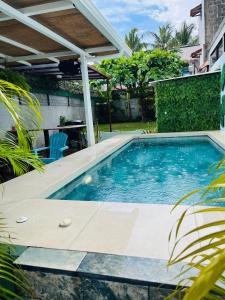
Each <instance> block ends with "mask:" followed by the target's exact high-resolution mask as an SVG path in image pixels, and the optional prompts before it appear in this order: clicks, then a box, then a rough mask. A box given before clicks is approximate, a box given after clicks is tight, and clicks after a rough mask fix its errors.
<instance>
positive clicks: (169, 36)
mask: <svg viewBox="0 0 225 300" xmlns="http://www.w3.org/2000/svg"><path fill="white" fill-rule="evenodd" d="M173 33H174V28H173V26H172V25H171V24H170V23H167V24H166V25H163V26H160V27H159V33H155V32H148V34H149V35H150V37H153V39H154V41H153V43H152V47H153V48H154V49H162V50H173V49H174V48H177V46H178V43H177V40H176V39H175V38H174V36H173Z"/></svg>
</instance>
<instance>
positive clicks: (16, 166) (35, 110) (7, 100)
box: [0, 80, 42, 300]
mask: <svg viewBox="0 0 225 300" xmlns="http://www.w3.org/2000/svg"><path fill="white" fill-rule="evenodd" d="M18 98H19V99H20V102H22V103H23V105H19V104H18V101H17V99H18ZM0 103H1V105H2V106H3V107H4V108H5V111H6V113H9V115H10V116H11V118H12V121H13V123H14V124H15V129H16V132H17V136H18V141H15V138H14V136H13V135H11V134H7V133H6V132H4V131H1V132H0V135H1V136H0V160H1V161H5V162H6V163H9V164H10V165H11V166H12V168H13V171H14V173H15V174H16V175H20V174H23V173H24V172H27V171H28V170H29V168H30V166H31V167H33V168H35V169H37V170H42V163H41V161H39V160H38V158H37V157H36V156H35V155H33V154H32V153H31V149H30V145H31V143H32V138H33V137H31V136H30V135H29V134H28V133H27V126H28V125H30V124H32V126H33V128H36V129H38V128H39V127H40V122H41V114H40V107H39V102H38V100H37V99H36V98H34V97H33V96H31V95H30V94H29V93H28V92H27V91H25V90H23V89H22V88H21V87H19V86H16V85H14V84H12V83H9V82H7V81H4V80H0ZM28 121H29V122H28ZM5 222H6V220H4V219H3V218H2V216H1V218H0V238H1V243H0V299H6V300H8V299H21V300H22V299H23V297H20V296H19V295H17V294H16V292H14V291H13V290H12V289H9V288H7V283H8V284H12V285H14V287H16V288H19V289H21V290H22V291H23V292H25V293H27V292H29V290H30V289H29V286H28V283H27V281H26V280H25V279H24V276H23V274H22V273H21V272H20V270H19V268H18V267H15V266H14V264H13V257H12V251H13V250H12V246H11V245H10V239H9V238H7V237H6V236H7V233H8V232H7V228H6V226H5ZM8 236H9V234H8Z"/></svg>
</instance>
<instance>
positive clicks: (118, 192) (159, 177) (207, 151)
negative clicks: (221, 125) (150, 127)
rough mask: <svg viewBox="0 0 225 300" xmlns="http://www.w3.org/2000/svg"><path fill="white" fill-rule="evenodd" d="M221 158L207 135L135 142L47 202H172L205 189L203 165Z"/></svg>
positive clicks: (207, 179)
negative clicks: (198, 189) (200, 188)
mask: <svg viewBox="0 0 225 300" xmlns="http://www.w3.org/2000/svg"><path fill="white" fill-rule="evenodd" d="M223 157H224V151H223V150H222V148H220V147H219V146H218V145H216V144H215V143H214V142H212V141H211V140H210V139H209V138H207V137H193V138H192V137H191V138H189V137H188V138H154V139H136V140H133V141H132V142H130V143H129V144H127V145H125V146H124V147H122V148H121V149H120V150H118V151H116V152H115V153H114V154H112V155H111V156H109V157H108V158H106V159H104V160H103V161H102V162H100V163H99V164H97V165H96V166H95V167H93V168H91V169H90V170H89V171H87V172H85V173H84V174H83V175H81V176H80V177H79V178H77V179H75V180H74V181H72V182H70V183H69V184H67V185H66V186H64V187H63V188H62V189H60V190H59V191H57V192H55V193H54V194H52V195H51V196H50V197H49V198H50V199H64V200H86V201H93V200H94V201H97V200H98V201H106V202H109V201H110V202H111V201H112V202H132V203H156V204H174V203H175V202H176V201H177V200H179V199H180V198H181V197H182V196H184V195H185V194H186V193H188V192H190V191H192V190H194V189H196V188H198V187H201V186H204V185H207V184H208V183H209V182H210V180H211V179H212V178H213V176H214V174H213V172H212V173H210V174H209V173H208V171H209V167H210V166H212V164H215V163H217V162H219V161H220V160H221V159H222V158H223ZM192 201H193V199H190V200H188V201H187V202H186V204H190V203H191V202H192Z"/></svg>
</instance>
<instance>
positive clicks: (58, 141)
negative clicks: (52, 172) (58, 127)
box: [33, 132, 69, 164]
mask: <svg viewBox="0 0 225 300" xmlns="http://www.w3.org/2000/svg"><path fill="white" fill-rule="evenodd" d="M67 138H68V135H67V134H65V133H63V132H59V133H54V134H53V135H51V136H50V146H49V147H43V148H36V149H33V152H34V154H36V155H37V156H38V152H40V151H43V150H47V149H49V152H50V153H49V158H41V161H42V162H43V163H45V164H49V163H52V162H54V161H56V160H58V159H60V158H62V157H63V151H65V150H66V149H68V148H69V147H68V146H66V141H67Z"/></svg>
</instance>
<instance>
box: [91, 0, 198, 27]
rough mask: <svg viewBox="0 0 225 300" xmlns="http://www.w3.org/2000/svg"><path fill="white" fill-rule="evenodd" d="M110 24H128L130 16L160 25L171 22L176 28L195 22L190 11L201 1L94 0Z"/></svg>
mask: <svg viewBox="0 0 225 300" xmlns="http://www.w3.org/2000/svg"><path fill="white" fill-rule="evenodd" d="M94 1H95V3H96V4H97V5H98V7H99V8H100V10H101V11H102V13H103V14H104V15H105V16H106V17H107V18H108V19H109V20H110V21H111V22H121V23H122V22H129V21H130V15H131V14H132V15H137V16H145V17H148V18H149V19H153V20H155V21H157V22H160V23H162V22H163V23H166V22H171V23H172V24H173V25H174V26H175V27H176V28H177V27H179V25H180V24H181V22H183V21H184V20H186V21H187V22H189V23H190V22H192V23H193V22H196V19H194V18H190V9H191V8H193V7H194V6H196V5H198V4H199V3H200V2H201V0H111V1H109V0H105V1H104V0H94Z"/></svg>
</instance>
